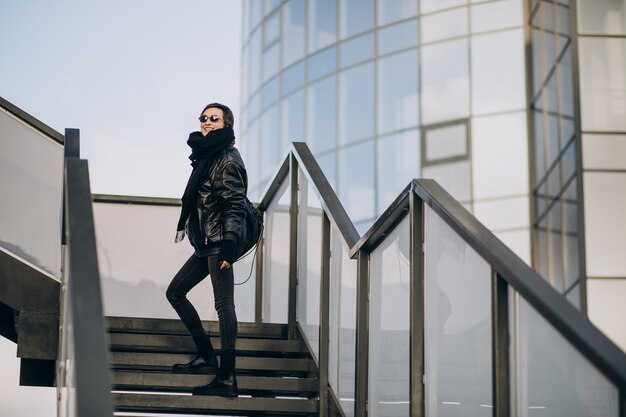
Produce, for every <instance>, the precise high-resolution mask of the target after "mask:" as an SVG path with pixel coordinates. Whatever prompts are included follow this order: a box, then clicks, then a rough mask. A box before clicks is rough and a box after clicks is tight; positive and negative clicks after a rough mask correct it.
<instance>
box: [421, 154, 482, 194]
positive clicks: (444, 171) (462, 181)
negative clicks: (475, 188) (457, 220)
mask: <svg viewBox="0 0 626 417" xmlns="http://www.w3.org/2000/svg"><path fill="white" fill-rule="evenodd" d="M422 177H423V178H432V179H434V180H435V181H437V182H438V183H439V185H441V186H442V187H443V188H444V189H445V190H446V191H447V192H449V193H450V194H451V195H452V197H454V198H456V199H457V200H459V201H460V202H467V201H470V200H471V198H472V193H471V184H470V182H471V175H470V163H469V161H461V162H449V163H445V164H437V165H432V166H429V167H424V168H422Z"/></svg>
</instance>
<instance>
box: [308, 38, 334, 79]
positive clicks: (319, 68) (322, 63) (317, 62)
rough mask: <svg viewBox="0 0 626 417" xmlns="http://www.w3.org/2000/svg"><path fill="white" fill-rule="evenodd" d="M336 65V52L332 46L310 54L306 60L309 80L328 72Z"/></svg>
mask: <svg viewBox="0 0 626 417" xmlns="http://www.w3.org/2000/svg"><path fill="white" fill-rule="evenodd" d="M336 66H337V53H336V48H335V47H334V46H333V47H332V48H328V49H325V50H323V51H321V52H318V53H317V54H315V55H312V56H310V57H309V60H308V62H307V70H308V77H309V81H310V80H315V79H317V78H320V77H323V76H324V75H327V74H330V73H331V72H333V71H334V70H335V67H336Z"/></svg>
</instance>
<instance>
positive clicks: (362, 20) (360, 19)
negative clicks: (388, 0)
mask: <svg viewBox="0 0 626 417" xmlns="http://www.w3.org/2000/svg"><path fill="white" fill-rule="evenodd" d="M339 16H340V18H341V24H340V28H341V29H340V33H341V38H342V39H343V38H347V37H349V36H352V35H355V34H357V33H361V32H364V31H366V30H368V29H371V28H372V27H373V26H374V0H339Z"/></svg>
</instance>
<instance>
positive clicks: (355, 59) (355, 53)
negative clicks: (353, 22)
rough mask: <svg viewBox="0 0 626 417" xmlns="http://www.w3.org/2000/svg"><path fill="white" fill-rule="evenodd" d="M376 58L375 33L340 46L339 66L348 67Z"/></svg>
mask: <svg viewBox="0 0 626 417" xmlns="http://www.w3.org/2000/svg"><path fill="white" fill-rule="evenodd" d="M373 57H374V33H366V34H365V35H362V36H359V37H356V38H354V39H351V40H349V41H346V42H343V43H341V45H340V46H339V65H340V66H341V67H347V66H348V65H353V64H357V63H359V62H363V61H367V60H368V59H371V58H373Z"/></svg>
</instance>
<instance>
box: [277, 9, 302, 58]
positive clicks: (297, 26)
mask: <svg viewBox="0 0 626 417" xmlns="http://www.w3.org/2000/svg"><path fill="white" fill-rule="evenodd" d="M305 6H306V3H305V2H303V1H300V0H291V1H288V2H287V3H285V5H284V6H283V8H282V12H283V39H282V41H283V67H287V66H289V65H291V64H292V63H294V62H296V61H297V60H299V59H300V58H302V57H303V56H304V53H305V51H306V45H305V43H304V41H305V39H306V38H305V36H304V30H305V28H304V19H305V17H304V7H305Z"/></svg>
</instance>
